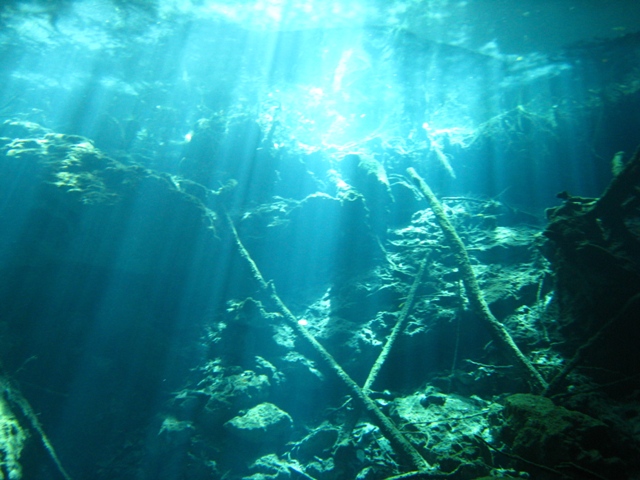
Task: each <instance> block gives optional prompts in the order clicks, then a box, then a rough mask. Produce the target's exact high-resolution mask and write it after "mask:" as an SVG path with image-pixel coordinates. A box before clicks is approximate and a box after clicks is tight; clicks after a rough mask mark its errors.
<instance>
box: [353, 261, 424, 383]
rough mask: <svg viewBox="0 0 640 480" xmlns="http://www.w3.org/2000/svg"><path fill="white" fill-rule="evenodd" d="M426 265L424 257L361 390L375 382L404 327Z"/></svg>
mask: <svg viewBox="0 0 640 480" xmlns="http://www.w3.org/2000/svg"><path fill="white" fill-rule="evenodd" d="M426 265H427V259H426V258H425V259H424V260H423V261H422V263H421V264H420V269H419V270H418V273H417V274H416V277H415V278H414V279H413V285H411V290H409V295H408V296H407V298H406V300H405V301H404V307H403V308H402V310H401V311H400V317H399V318H398V321H397V322H396V324H395V325H394V327H393V330H391V333H390V334H389V336H388V337H387V341H386V343H385V344H384V347H382V350H381V351H380V355H378V358H377V359H376V362H375V363H374V364H373V367H371V370H370V371H369V375H368V376H367V380H366V381H365V382H364V387H363V390H364V391H365V392H367V393H369V391H371V386H372V385H373V382H375V380H376V377H377V376H378V373H379V372H380V369H381V368H382V366H383V365H384V362H385V361H386V360H387V356H389V352H390V351H391V348H392V347H393V344H394V343H395V341H396V338H398V335H400V333H401V332H402V330H403V328H404V325H405V323H406V320H407V318H408V317H409V313H410V312H411V309H412V308H413V304H414V302H415V298H416V291H417V290H418V286H420V282H421V281H422V276H423V275H424V270H425V267H426Z"/></svg>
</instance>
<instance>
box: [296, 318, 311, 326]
mask: <svg viewBox="0 0 640 480" xmlns="http://www.w3.org/2000/svg"><path fill="white" fill-rule="evenodd" d="M298 325H302V326H303V327H306V326H307V325H309V322H307V320H306V319H304V318H301V319H300V320H298Z"/></svg>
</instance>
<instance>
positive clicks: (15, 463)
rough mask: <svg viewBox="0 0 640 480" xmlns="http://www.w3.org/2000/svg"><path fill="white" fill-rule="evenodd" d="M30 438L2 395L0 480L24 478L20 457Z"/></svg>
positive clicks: (0, 409) (0, 398)
mask: <svg viewBox="0 0 640 480" xmlns="http://www.w3.org/2000/svg"><path fill="white" fill-rule="evenodd" d="M28 437H29V435H28V433H27V431H26V430H23V428H22V426H21V425H20V422H18V419H17V418H16V417H15V415H14V414H13V412H12V411H11V408H10V407H9V405H8V404H7V402H6V400H5V399H4V396H2V395H0V478H8V479H10V480H18V479H20V478H22V465H21V464H20V457H21V455H22V451H23V449H24V447H25V442H26V441H27V438H28Z"/></svg>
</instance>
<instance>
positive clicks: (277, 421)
mask: <svg viewBox="0 0 640 480" xmlns="http://www.w3.org/2000/svg"><path fill="white" fill-rule="evenodd" d="M292 425H293V420H292V419H291V417H290V416H289V414H288V413H287V412H285V411H283V410H281V409H280V408H278V407H277V406H275V405H274V404H273V403H268V402H265V403H261V404H260V405H256V406H255V407H253V408H251V409H250V410H248V411H247V412H246V413H245V414H244V415H239V416H237V417H234V418H232V419H231V420H229V421H228V422H227V423H225V424H224V426H225V428H226V429H227V430H229V431H230V432H232V433H233V434H234V435H236V436H238V437H239V438H241V439H243V440H247V441H250V442H257V443H263V442H267V441H272V440H273V438H282V437H283V436H284V435H285V434H287V433H288V432H289V430H290V429H291V427H292Z"/></svg>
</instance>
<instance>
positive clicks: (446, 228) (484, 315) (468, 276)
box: [407, 168, 547, 392]
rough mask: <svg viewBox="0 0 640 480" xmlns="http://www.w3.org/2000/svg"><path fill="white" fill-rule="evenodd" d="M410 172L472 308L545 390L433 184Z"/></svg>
mask: <svg viewBox="0 0 640 480" xmlns="http://www.w3.org/2000/svg"><path fill="white" fill-rule="evenodd" d="M407 172H408V173H409V175H411V177H412V178H413V179H414V180H415V181H416V182H417V183H418V186H419V187H420V190H421V191H422V193H423V194H424V196H425V197H426V198H427V200H428V202H429V205H430V207H431V210H432V211H433V213H434V215H435V217H436V220H437V222H438V224H439V225H440V228H441V229H442V233H443V234H444V238H445V239H446V241H447V243H448V244H449V245H450V246H451V248H452V249H453V252H454V256H455V259H456V262H457V263H458V268H459V269H460V273H461V274H462V283H463V284H464V288H465V290H466V292H467V296H468V297H469V303H470V304H471V308H472V309H473V311H474V312H475V313H476V315H478V316H479V317H480V319H481V320H482V322H483V323H484V325H485V326H486V327H487V328H488V329H489V332H490V333H491V336H492V337H493V339H494V340H495V341H496V342H497V343H498V344H499V345H500V347H501V348H502V349H503V350H504V351H505V353H506V354H507V355H508V356H509V357H510V358H511V360H512V361H513V362H514V363H515V364H516V365H517V366H518V367H519V368H520V369H521V370H522V371H523V372H524V373H525V374H526V375H527V377H528V379H529V381H530V382H531V384H532V388H533V390H534V391H538V392H542V391H544V390H545V389H546V388H547V382H546V381H545V379H544V378H542V375H540V372H538V371H537V370H536V369H535V367H534V366H533V365H532V364H531V362H530V361H529V359H528V358H527V357H525V355H524V354H523V353H522V352H521V351H520V349H519V348H518V346H517V345H516V344H515V342H514V341H513V338H511V335H510V334H509V332H508V331H507V329H506V328H505V327H504V325H502V324H501V323H500V322H499V321H498V319H497V318H496V317H494V316H493V314H492V313H491V310H489V305H487V302H486V300H485V299H484V296H483V295H482V291H481V290H480V286H479V285H478V280H477V279H476V276H475V274H474V273H473V269H472V268H471V262H470V261H469V256H468V255H467V251H466V248H465V246H464V243H462V240H461V239H460V237H459V236H458V233H457V232H456V230H455V228H454V227H453V225H452V224H451V222H449V219H448V218H447V215H446V214H445V213H444V210H443V209H442V205H441V204H440V202H439V201H438V199H437V198H436V196H435V195H434V194H433V192H432V191H431V188H429V185H427V183H426V182H425V181H424V180H423V179H422V177H420V175H418V173H417V172H416V171H415V170H414V169H413V168H408V169H407Z"/></svg>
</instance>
